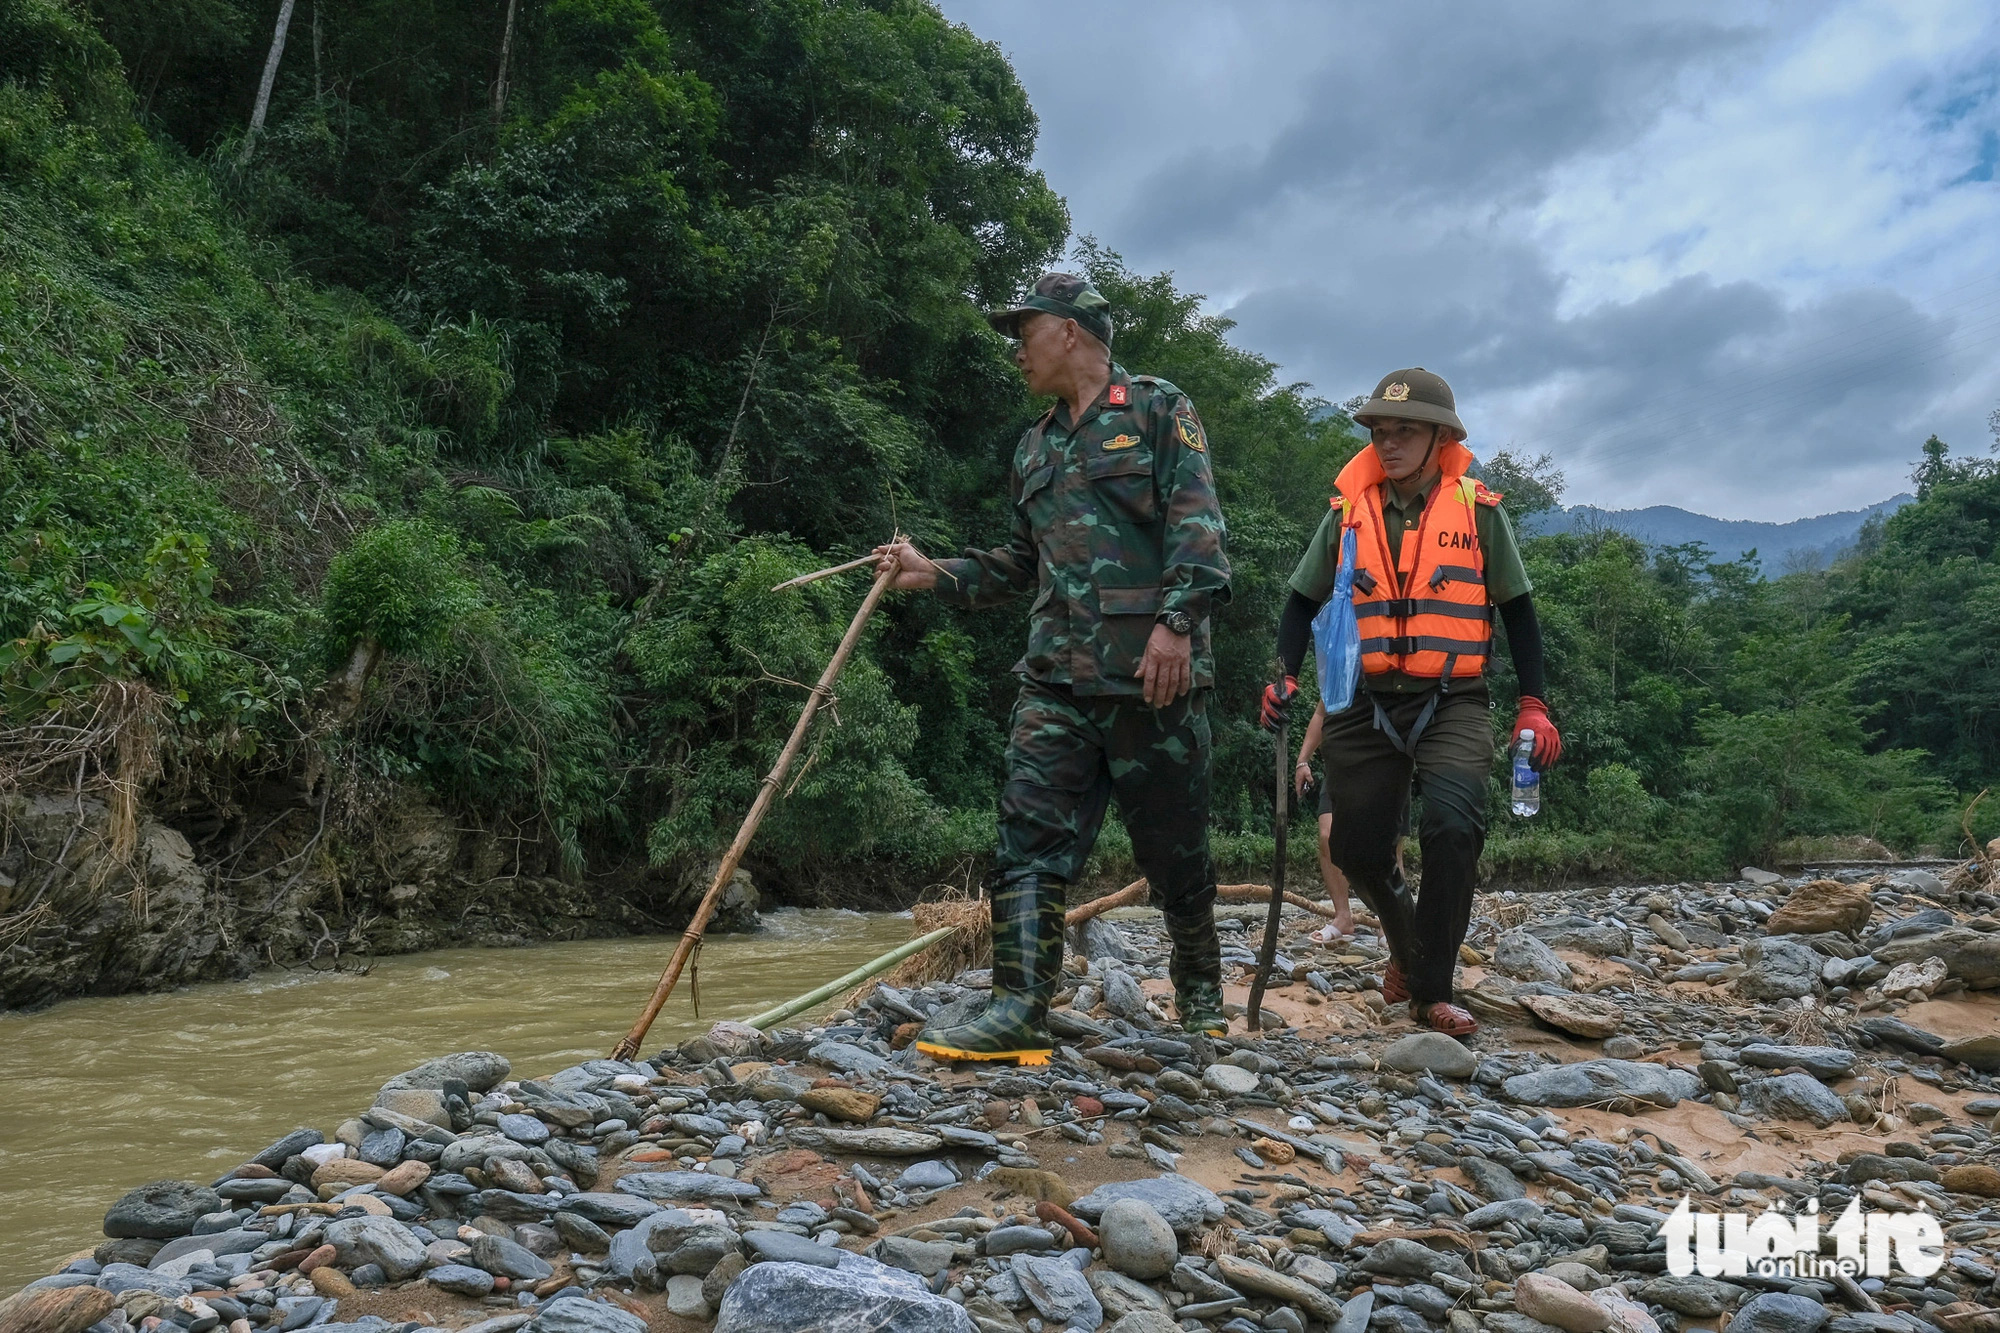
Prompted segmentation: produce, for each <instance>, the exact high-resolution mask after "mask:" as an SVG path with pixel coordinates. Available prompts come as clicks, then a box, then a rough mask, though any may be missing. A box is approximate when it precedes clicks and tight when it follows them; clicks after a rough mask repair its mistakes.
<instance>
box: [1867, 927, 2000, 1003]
mask: <svg viewBox="0 0 2000 1333" xmlns="http://www.w3.org/2000/svg"><path fill="white" fill-rule="evenodd" d="M1869 952H1871V953H1873V954H1874V955H1875V956H1876V957H1877V958H1879V959H1881V960H1882V961H1883V962H1885V963H1889V964H1895V963H1907V962H1911V961H1913V960H1921V959H1924V958H1941V959H1943V960H1944V966H1945V971H1946V972H1947V973H1948V974H1949V975H1951V976H1954V977H1957V978H1958V979H1959V980H1961V981H1963V982H1964V983H1965V984H1966V986H1967V987H1968V988H1970V989H1972V990H1990V989H1992V988H1994V987H1996V986H2000V931H1995V932H1994V933H1992V934H1987V933H1986V932H1984V931H1978V930H1973V929H1970V928H1969V927H1966V926H1947V927H1946V928H1945V929H1943V930H1938V931H1934V932H1930V933H1926V934H1921V935H1906V936H1903V937H1902V938H1900V939H1893V940H1890V941H1888V942H1887V943H1885V944H1882V945H1881V946H1879V947H1877V948H1874V949H1871V950H1869Z"/></svg>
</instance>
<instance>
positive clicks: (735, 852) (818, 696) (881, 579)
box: [611, 566, 896, 1060]
mask: <svg viewBox="0 0 2000 1333" xmlns="http://www.w3.org/2000/svg"><path fill="white" fill-rule="evenodd" d="M895 577H896V570H895V567H894V566H891V567H890V568H888V569H885V570H883V571H882V572H881V573H880V574H878V575H876V576H875V584H874V586H873V587H871V588H870V589H869V590H868V596H867V597H865V598H863V599H862V602H861V609H860V610H859V611H856V612H855V613H854V623H852V624H851V625H849V626H848V627H847V634H846V635H845V636H844V637H843V638H842V639H841V641H840V647H838V648H836V649H834V650H833V660H832V661H830V662H828V663H827V664H826V670H825V671H823V672H821V673H820V678H819V684H817V685H815V686H813V689H812V695H811V696H810V697H809V698H808V699H807V700H806V706H805V707H804V708H803V709H802V710H800V712H799V720H798V724H797V725H796V726H794V727H793V728H792V736H791V739H790V740H788V741H786V742H785V748H784V749H783V750H781V751H779V753H778V762H777V763H775V764H773V765H772V766H771V771H770V772H769V773H767V774H765V775H764V781H763V784H762V785H761V786H759V787H758V789H757V799H756V800H755V801H753V802H751V805H750V813H749V814H748V815H745V816H744V818H743V826H742V827H741V828H739V829H737V830H736V840H735V841H734V842H732V843H730V844H729V850H728V851H727V852H725V853H724V854H723V857H722V864H721V865H720V866H718V867H717V868H716V871H715V882H714V883H713V884H710V885H709V886H708V892H707V893H706V894H704V895H703V896H702V900H701V905H700V906H699V907H697V908H695V910H694V920H692V921H690V922H688V928H687V932H686V933H685V934H683V935H682V936H681V942H680V944H679V945H678V946H676V947H675V949H674V956H673V957H672V958H671V959H669V960H668V962H667V970H666V971H664V972H662V973H661V974H660V984H659V985H657V986H655V987H654V988H653V998H652V999H650V1000H648V1001H647V1002H646V1007H645V1008H644V1009H643V1010H641V1011H640V1013H639V1017H638V1019H637V1021H635V1022H634V1023H633V1024H632V1030H631V1031H630V1032H627V1033H626V1034H625V1036H624V1038H623V1039H622V1040H620V1041H619V1043H618V1045H617V1047H616V1048H615V1049H614V1050H613V1051H612V1053H611V1058H612V1059H614V1060H630V1059H631V1058H632V1057H634V1056H636V1055H637V1054H638V1053H639V1045H640V1043H641V1042H643V1041H645V1040H646V1030H647V1029H648V1028H650V1027H652V1026H653V1020H654V1019H656V1018H658V1017H659V1016H660V1010H661V1008H662V1007H664V1006H665V1005H666V1003H667V997H668V996H669V995H671V994H673V991H674V986H675V985H676V984H677V983H678V982H679V981H680V979H681V969H682V968H684V967H686V966H687V962H688V959H689V958H691V957H693V955H694V951H695V950H696V949H697V948H698V947H700V945H701V932H702V930H703V929H704V928H706V927H707V925H708V919H709V917H710V916H712V915H714V913H715V905H716V903H717V902H718V901H719V900H720V899H721V897H722V891H723V889H724V888H726V887H727V886H728V884H729V880H730V877H731V876H732V875H734V874H735V873H736V867H737V866H739V865H741V864H742V863H743V854H744V853H745V852H747V851H749V850H750V839H751V838H752V837H754V836H756V833H757V826H758V825H759V824H761V823H763V822H764V816H765V814H766V813H768V812H769V810H770V808H771V802H772V801H773V800H775V799H776V798H777V794H778V784H779V783H781V782H783V781H784V779H785V773H786V772H787V770H789V769H790V768H791V766H792V761H793V760H794V759H796V758H798V755H799V751H800V750H801V749H802V748H804V746H805V743H806V734H807V733H808V732H809V731H811V730H812V724H813V719H814V718H815V717H816V716H818V714H819V710H820V707H821V705H823V704H824V703H825V702H826V701H827V700H828V699H829V698H831V697H832V695H833V682H834V679H835V678H836V677H838V676H839V675H840V669H841V668H842V667H844V666H846V665H847V659H848V656H849V655H850V654H852V653H853V651H854V646H855V645H856V644H857V643H859V642H861V631H862V630H863V629H865V628H867V625H868V618H869V617H870V616H872V615H874V614H875V606H876V603H878V602H880V601H881V600H882V594H883V593H885V592H887V591H889V584H890V583H891V582H893V581H894V580H895Z"/></svg>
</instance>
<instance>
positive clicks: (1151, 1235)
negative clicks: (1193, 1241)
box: [1097, 1199, 1180, 1281]
mask: <svg viewBox="0 0 2000 1333" xmlns="http://www.w3.org/2000/svg"><path fill="white" fill-rule="evenodd" d="M1097 1235H1098V1239H1099V1240H1100V1241H1101V1242H1103V1246H1104V1261H1105V1262H1106V1263H1108V1264H1110V1265H1111V1266H1112V1267H1113V1268H1115V1269H1117V1270H1118V1271H1119V1272H1121V1273H1123V1274H1125V1275H1126V1276H1127V1277H1136V1278H1144V1279H1147V1280H1149V1281H1150V1280H1151V1279H1153V1278H1161V1277H1165V1276H1166V1275H1167V1274H1168V1273H1171V1272H1173V1271H1174V1262H1175V1261H1176V1260H1177V1259H1179V1258H1180V1243H1179V1242H1178V1241H1177V1240H1175V1239H1174V1229H1173V1228H1172V1227H1171V1226H1169V1225H1168V1224H1167V1219H1166V1218H1164V1217H1162V1216H1160V1212H1159V1210H1158V1209H1157V1208H1154V1207H1153V1205H1151V1204H1149V1203H1147V1202H1146V1201H1145V1200H1143V1199H1118V1200H1116V1201H1114V1202H1113V1203H1112V1204H1111V1206H1110V1207H1108V1208H1106V1209H1105V1210H1104V1215H1103V1216H1102V1217H1101V1218H1099V1219H1098V1223H1097Z"/></svg>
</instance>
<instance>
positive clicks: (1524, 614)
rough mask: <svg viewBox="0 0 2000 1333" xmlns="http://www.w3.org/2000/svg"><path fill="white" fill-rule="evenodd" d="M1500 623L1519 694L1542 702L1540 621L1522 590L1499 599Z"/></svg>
mask: <svg viewBox="0 0 2000 1333" xmlns="http://www.w3.org/2000/svg"><path fill="white" fill-rule="evenodd" d="M1293 595H1294V596H1296V595H1297V594H1293ZM1286 609H1287V610H1289V609H1290V608H1289V607H1288V608H1286ZM1500 623H1501V624H1503V625H1505V626H1506V627H1507V650H1508V652H1509V654H1511V655H1512V657H1513V659H1514V675H1515V676H1516V677H1517V678H1519V680H1520V682H1521V693H1522V694H1528V695H1533V696H1534V697H1535V698H1537V699H1541V700H1543V701H1544V702H1546V701H1547V698H1548V696H1546V695H1544V694H1543V693H1542V689H1543V687H1544V685H1545V683H1546V682H1545V681H1544V680H1543V678H1542V622H1541V621H1540V620H1538V619H1537V618H1536V617H1535V603H1534V600H1533V598H1532V597H1531V595H1530V594H1528V593H1525V592H1524V593H1522V594H1521V595H1520V596H1519V597H1516V598H1515V599H1514V600H1513V601H1511V602H1502V603H1501V604H1500ZM1278 642H1279V643H1280V644H1283V643H1284V630H1283V629H1280V630H1279V631H1278Z"/></svg>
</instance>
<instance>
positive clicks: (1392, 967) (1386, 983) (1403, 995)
mask: <svg viewBox="0 0 2000 1333" xmlns="http://www.w3.org/2000/svg"><path fill="white" fill-rule="evenodd" d="M1382 998H1383V999H1385V1000H1387V1001H1388V1002H1389V1003H1390V1004H1401V1003H1402V1002H1403V1001H1405V1000H1407V999H1409V998H1410V983H1409V982H1407V981H1405V980H1403V969H1402V968H1400V967H1398V966H1397V965H1396V960H1395V959H1393V958H1391V959H1390V960H1389V965H1388V966H1387V967H1385V968H1383V969H1382Z"/></svg>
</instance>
